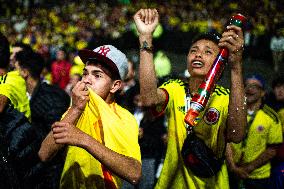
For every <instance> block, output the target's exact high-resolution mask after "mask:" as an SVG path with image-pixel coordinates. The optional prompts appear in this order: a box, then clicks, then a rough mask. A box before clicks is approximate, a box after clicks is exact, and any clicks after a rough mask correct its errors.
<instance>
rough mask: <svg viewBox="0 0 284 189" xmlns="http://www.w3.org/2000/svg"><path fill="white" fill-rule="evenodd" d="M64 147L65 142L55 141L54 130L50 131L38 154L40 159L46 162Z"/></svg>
mask: <svg viewBox="0 0 284 189" xmlns="http://www.w3.org/2000/svg"><path fill="white" fill-rule="evenodd" d="M63 147H64V145H63V144H56V143H55V141H54V138H53V134H52V131H50V132H49V133H48V135H47V136H46V137H45V139H44V140H43V142H42V143H41V147H40V149H39V152H38V156H39V158H40V160H41V161H44V162H45V161H48V160H51V159H52V158H53V157H54V156H55V155H56V153H57V152H58V151H59V150H60V149H61V148H63Z"/></svg>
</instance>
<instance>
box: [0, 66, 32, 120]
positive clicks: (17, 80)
mask: <svg viewBox="0 0 284 189" xmlns="http://www.w3.org/2000/svg"><path fill="white" fill-rule="evenodd" d="M0 94H2V95H4V96H6V97H7V98H9V100H10V101H11V103H12V104H13V106H14V108H15V109H17V110H18V111H20V112H23V113H24V114H25V116H26V117H27V118H29V119H30V116H31V111H30V105H29V100H28V97H27V90H26V83H25V80H24V79H23V78H22V77H21V76H20V74H19V72H18V71H10V72H8V73H7V74H5V75H3V76H0Z"/></svg>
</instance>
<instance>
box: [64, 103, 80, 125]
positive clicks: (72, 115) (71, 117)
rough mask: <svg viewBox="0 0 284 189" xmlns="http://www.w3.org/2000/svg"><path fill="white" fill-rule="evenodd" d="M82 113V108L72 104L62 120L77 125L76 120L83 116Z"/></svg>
mask: <svg viewBox="0 0 284 189" xmlns="http://www.w3.org/2000/svg"><path fill="white" fill-rule="evenodd" d="M81 114H82V111H81V110H79V109H78V108H75V107H72V106H71V107H70V108H69V109H68V112H67V113H66V115H65V116H64V117H63V119H62V120H61V121H62V122H66V123H70V124H74V125H76V122H77V120H78V119H79V117H80V116H81Z"/></svg>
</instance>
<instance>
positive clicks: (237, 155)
mask: <svg viewBox="0 0 284 189" xmlns="http://www.w3.org/2000/svg"><path fill="white" fill-rule="evenodd" d="M247 119H248V120H249V119H251V116H247ZM282 140H283V139H282V125H281V122H280V120H279V117H278V115H277V113H276V112H275V111H274V110H272V109H271V108H270V107H268V106H267V105H264V107H263V108H262V109H260V110H258V111H257V113H256V115H255V118H254V120H253V122H252V124H251V125H250V127H249V130H248V134H247V137H246V139H245V141H242V142H241V143H238V144H234V143H232V147H233V153H234V156H233V157H234V162H236V163H249V162H252V161H253V160H255V159H256V158H257V157H258V156H259V155H260V154H261V153H263V152H264V151H265V149H266V147H267V146H268V145H273V144H280V143H281V142H282ZM243 143H246V145H244V146H242V145H243ZM270 168H271V165H270V162H268V163H266V164H265V165H263V166H261V167H259V168H257V169H255V170H254V171H252V172H251V173H250V175H249V178H251V179H263V178H268V177H269V176H270Z"/></svg>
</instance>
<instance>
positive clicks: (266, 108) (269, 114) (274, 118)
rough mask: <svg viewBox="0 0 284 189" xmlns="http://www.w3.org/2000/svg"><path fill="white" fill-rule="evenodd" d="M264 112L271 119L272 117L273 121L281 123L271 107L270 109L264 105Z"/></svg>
mask: <svg viewBox="0 0 284 189" xmlns="http://www.w3.org/2000/svg"><path fill="white" fill-rule="evenodd" d="M262 110H263V111H264V113H266V114H267V115H268V116H269V117H271V118H272V119H273V121H275V122H276V123H279V116H278V114H277V113H276V111H274V110H273V109H272V108H271V107H269V106H268V105H266V104H265V105H264V106H263V108H262Z"/></svg>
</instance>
